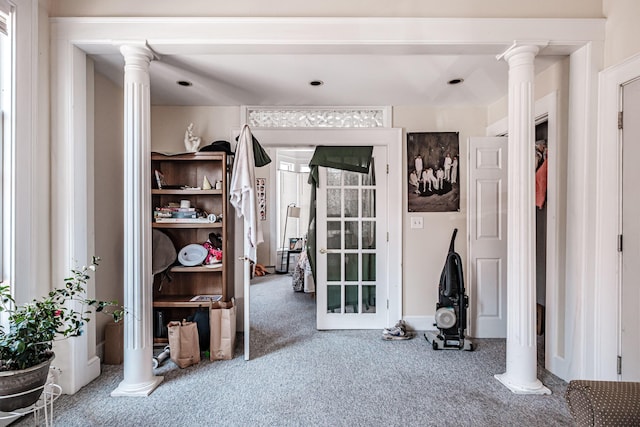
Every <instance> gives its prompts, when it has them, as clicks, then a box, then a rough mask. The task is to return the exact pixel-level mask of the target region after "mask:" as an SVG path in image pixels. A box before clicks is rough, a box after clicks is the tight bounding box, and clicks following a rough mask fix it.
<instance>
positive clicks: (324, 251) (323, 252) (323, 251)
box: [319, 248, 327, 254]
mask: <svg viewBox="0 0 640 427" xmlns="http://www.w3.org/2000/svg"><path fill="white" fill-rule="evenodd" d="M319 252H320V253H321V254H326V253H327V250H326V249H325V248H322V249H320V251H319Z"/></svg>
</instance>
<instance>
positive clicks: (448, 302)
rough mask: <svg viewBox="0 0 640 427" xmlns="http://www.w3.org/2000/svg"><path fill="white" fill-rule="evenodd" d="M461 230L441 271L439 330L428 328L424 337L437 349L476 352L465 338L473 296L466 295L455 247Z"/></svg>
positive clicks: (438, 306)
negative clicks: (468, 311)
mask: <svg viewBox="0 0 640 427" xmlns="http://www.w3.org/2000/svg"><path fill="white" fill-rule="evenodd" d="M457 233H458V229H457V228H456V229H454V230H453V236H451V243H450V244H449V253H448V254H447V259H446V261H445V263H444V268H443V269H442V273H441V274H440V284H439V286H438V303H437V304H436V315H435V320H436V323H435V324H434V326H436V327H437V328H438V331H427V332H426V333H425V334H424V337H425V338H426V339H427V341H429V342H430V343H431V346H432V347H433V349H434V350H440V349H446V350H467V351H473V343H472V342H471V341H470V340H469V338H465V335H464V334H465V330H466V329H467V308H468V307H469V297H467V296H466V295H465V293H464V292H465V290H464V278H463V275H462V260H461V259H460V255H458V253H457V252H456V251H455V250H454V242H455V240H456V234H457Z"/></svg>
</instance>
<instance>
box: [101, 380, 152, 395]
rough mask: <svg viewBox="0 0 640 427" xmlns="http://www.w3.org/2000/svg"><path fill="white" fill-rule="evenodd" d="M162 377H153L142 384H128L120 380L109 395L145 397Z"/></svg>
mask: <svg viewBox="0 0 640 427" xmlns="http://www.w3.org/2000/svg"><path fill="white" fill-rule="evenodd" d="M162 380H164V377H153V379H152V380H151V381H150V382H147V383H142V384H128V383H125V381H122V382H121V383H120V384H118V388H117V389H115V390H113V391H112V392H111V397H122V396H124V397H127V396H129V397H147V396H149V395H150V394H151V392H152V391H153V390H155V389H156V387H158V386H159V385H160V383H161V382H162Z"/></svg>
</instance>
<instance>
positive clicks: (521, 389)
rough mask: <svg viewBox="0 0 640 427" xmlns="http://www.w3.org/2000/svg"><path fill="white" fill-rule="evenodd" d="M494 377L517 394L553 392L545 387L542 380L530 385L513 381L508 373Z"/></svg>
mask: <svg viewBox="0 0 640 427" xmlns="http://www.w3.org/2000/svg"><path fill="white" fill-rule="evenodd" d="M494 377H495V378H496V379H497V380H498V381H500V382H501V383H502V384H503V385H504V386H505V387H507V388H508V389H509V390H511V391H512V392H513V393H515V394H551V390H549V389H548V388H547V387H545V386H544V384H542V382H541V381H540V380H535V382H533V383H530V384H518V383H516V382H514V381H512V380H511V378H510V377H509V375H507V373H506V372H505V373H504V374H497V375H494Z"/></svg>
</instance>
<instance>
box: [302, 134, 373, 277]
mask: <svg viewBox="0 0 640 427" xmlns="http://www.w3.org/2000/svg"><path fill="white" fill-rule="evenodd" d="M372 154H373V147H372V146H366V147H342V146H337V147H325V146H319V147H316V150H315V151H314V153H313V157H312V158H311V161H309V167H310V168H311V171H310V172H309V180H308V182H309V184H311V202H310V203H309V230H308V232H307V258H308V259H309V265H310V267H311V272H312V274H313V279H314V280H315V278H316V188H317V187H318V185H319V183H320V181H319V176H318V167H320V166H324V167H328V168H334V169H340V170H347V171H351V172H359V173H364V174H369V173H370V166H371V156H372ZM372 179H375V178H373V177H372Z"/></svg>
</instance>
